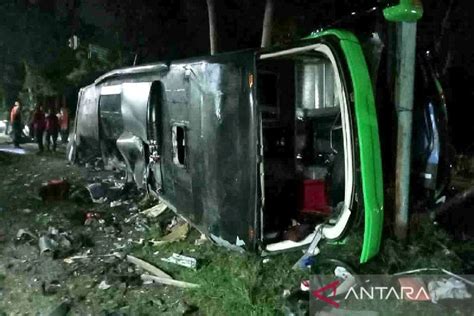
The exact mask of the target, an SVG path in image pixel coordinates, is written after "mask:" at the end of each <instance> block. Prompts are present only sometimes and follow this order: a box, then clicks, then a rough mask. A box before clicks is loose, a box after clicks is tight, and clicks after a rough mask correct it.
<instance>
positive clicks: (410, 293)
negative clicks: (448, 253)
mask: <svg viewBox="0 0 474 316" xmlns="http://www.w3.org/2000/svg"><path fill="white" fill-rule="evenodd" d="M350 297H353V298H355V299H356V300H364V299H368V300H377V299H378V300H388V299H397V300H404V299H408V300H412V301H418V300H427V299H429V297H430V295H429V294H428V292H427V291H426V289H425V288H423V287H420V288H419V289H418V291H416V290H415V289H414V288H412V287H405V286H402V287H401V288H400V289H396V288H394V287H392V286H391V287H388V286H374V287H369V288H368V289H366V288H364V287H360V288H359V293H357V291H356V290H355V289H354V287H351V288H350V289H349V291H348V292H347V294H346V296H345V297H344V299H348V298H350Z"/></svg>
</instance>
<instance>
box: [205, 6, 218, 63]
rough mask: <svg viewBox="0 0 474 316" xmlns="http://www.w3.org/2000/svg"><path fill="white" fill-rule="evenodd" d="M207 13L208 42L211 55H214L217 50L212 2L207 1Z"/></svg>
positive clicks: (214, 11)
mask: <svg viewBox="0 0 474 316" xmlns="http://www.w3.org/2000/svg"><path fill="white" fill-rule="evenodd" d="M207 13H208V16H209V42H210V45H211V55H214V54H215V53H216V52H217V50H218V46H217V45H218V44H217V30H216V29H217V25H216V23H217V20H216V7H215V1H214V0H207Z"/></svg>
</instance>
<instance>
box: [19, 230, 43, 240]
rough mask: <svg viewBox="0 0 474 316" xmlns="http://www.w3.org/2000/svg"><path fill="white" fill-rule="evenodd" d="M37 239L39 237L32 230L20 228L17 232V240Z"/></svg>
mask: <svg viewBox="0 0 474 316" xmlns="http://www.w3.org/2000/svg"><path fill="white" fill-rule="evenodd" d="M36 239H38V237H37V236H36V235H35V234H33V233H32V232H30V231H29V230H28V229H24V228H20V229H19V230H18V232H17V233H16V240H17V241H30V240H36Z"/></svg>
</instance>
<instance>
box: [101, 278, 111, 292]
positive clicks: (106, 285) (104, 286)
mask: <svg viewBox="0 0 474 316" xmlns="http://www.w3.org/2000/svg"><path fill="white" fill-rule="evenodd" d="M111 287H112V285H110V284H108V283H107V281H105V280H102V281H101V282H100V283H99V286H98V288H99V290H108V289H110V288H111Z"/></svg>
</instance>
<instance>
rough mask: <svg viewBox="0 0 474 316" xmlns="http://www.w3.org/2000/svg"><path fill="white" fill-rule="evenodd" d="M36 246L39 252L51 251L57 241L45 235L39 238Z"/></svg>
mask: <svg viewBox="0 0 474 316" xmlns="http://www.w3.org/2000/svg"><path fill="white" fill-rule="evenodd" d="M38 246H39V249H40V253H41V254H44V253H53V252H54V251H55V250H56V249H57V247H58V243H57V242H56V241H55V240H54V239H52V238H50V237H49V236H46V235H45V236H41V237H40V238H39V241H38Z"/></svg>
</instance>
